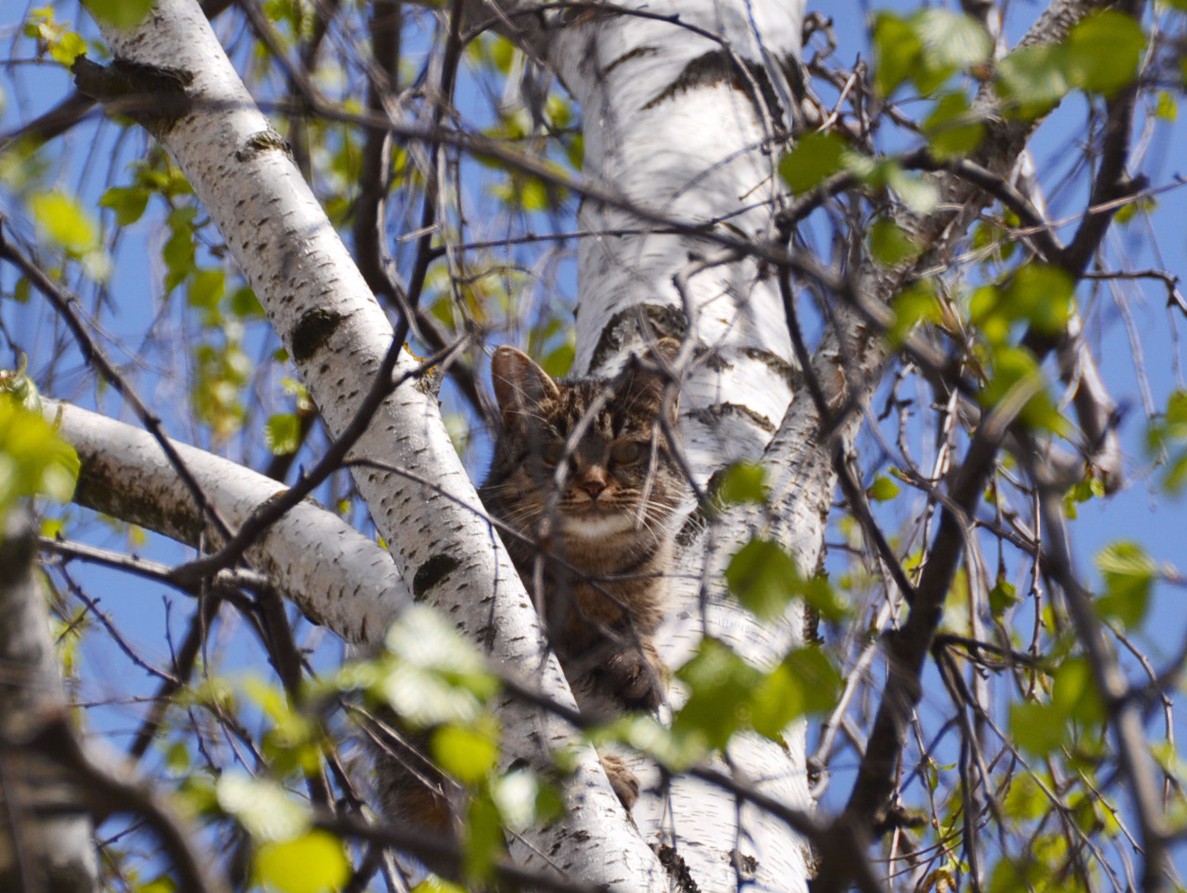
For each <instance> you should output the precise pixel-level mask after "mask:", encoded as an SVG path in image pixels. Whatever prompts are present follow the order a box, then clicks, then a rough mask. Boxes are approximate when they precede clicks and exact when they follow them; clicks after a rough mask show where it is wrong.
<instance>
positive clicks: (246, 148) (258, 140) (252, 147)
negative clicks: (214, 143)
mask: <svg viewBox="0 0 1187 893" xmlns="http://www.w3.org/2000/svg"><path fill="white" fill-rule="evenodd" d="M274 150H275V151H279V152H283V153H284V154H285V155H287V156H288V157H289V158H292V157H293V147H292V146H291V145H290V144H289V141H288V140H286V139H285V138H284V137H283V136H281V135H280V134H279V133H277V132H276V131H275V130H273V129H272V128H271V127H269V128H268V129H267V130H261V131H260V132H259V133H253V134H252V135H251V136H249V137H248V138H247V142H245V143H244V144H243V147H242V148H241V149H239V150H238V151H237V152H236V153H235V160H236V161H238V162H240V163H243V162H245V161H250V160H251V159H252V158H254V157H255V156H257V155H262V154H263V153H264V152H271V151H274Z"/></svg>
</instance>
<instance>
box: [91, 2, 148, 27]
mask: <svg viewBox="0 0 1187 893" xmlns="http://www.w3.org/2000/svg"><path fill="white" fill-rule="evenodd" d="M153 2H154V0H85V5H86V8H87V9H88V10H89V11H90V13H91V15H93V16H94V17H95V18H97V19H99V20H100V21H101V22H106V23H107V24H108V25H114V26H115V27H117V28H134V27H136V26H137V25H139V24H140V23H141V22H143V21H144V20H145V19H146V18H148V13H149V10H151V9H152V6H153Z"/></svg>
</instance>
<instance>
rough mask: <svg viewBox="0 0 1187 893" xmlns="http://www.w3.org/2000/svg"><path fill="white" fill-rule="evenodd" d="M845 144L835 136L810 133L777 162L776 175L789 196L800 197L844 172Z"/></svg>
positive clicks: (842, 139)
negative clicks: (791, 194)
mask: <svg viewBox="0 0 1187 893" xmlns="http://www.w3.org/2000/svg"><path fill="white" fill-rule="evenodd" d="M847 146H848V144H847V143H846V142H845V140H844V138H843V137H841V136H840V135H839V134H836V133H822V132H817V133H810V134H808V135H807V136H805V137H804V138H803V139H801V140H800V141H799V142H797V143H796V144H795V146H793V147H792V149H791V151H790V152H788V153H787V154H786V155H785V156H783V160H782V161H780V162H779V175H780V176H782V177H783V181H784V182H785V183H787V185H788V187H789V188H790V189H791V191H792V192H794V193H796V194H797V195H802V194H803V193H806V192H811V191H812V190H813V189H815V188H816V187H818V186H820V185H821V184H823V183H824V181H825V180H827V179H828V178H829V177H831V176H833V174H838V173H840V172H841V171H843V170H844V169H845V166H846V164H845V154H846V152H847V151H848V148H847Z"/></svg>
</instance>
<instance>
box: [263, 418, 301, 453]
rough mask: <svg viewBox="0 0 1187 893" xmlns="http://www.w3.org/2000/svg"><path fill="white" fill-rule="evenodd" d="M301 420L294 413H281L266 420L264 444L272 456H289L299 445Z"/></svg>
mask: <svg viewBox="0 0 1187 893" xmlns="http://www.w3.org/2000/svg"><path fill="white" fill-rule="evenodd" d="M300 435H301V420H300V419H299V418H298V417H297V414H296V413H295V412H283V413H277V414H276V415H273V416H270V417H269V418H268V424H267V425H266V426H265V428H264V442H265V443H267V444H268V449H269V450H271V451H272V455H274V456H291V455H292V454H293V453H295V452H296V451H297V448H298V447H299V446H300V445H301V443H300Z"/></svg>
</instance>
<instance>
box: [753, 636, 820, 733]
mask: <svg viewBox="0 0 1187 893" xmlns="http://www.w3.org/2000/svg"><path fill="white" fill-rule="evenodd" d="M841 685H842V681H841V674H840V673H838V672H837V669H836V667H834V666H833V665H832V662H831V661H829V659H828V657H827V656H826V655H825V653H824V652H823V651H822V650H821V649H819V648H814V647H808V648H799V649H796V650H795V651H792V652H791V653H790V654H788V655H787V657H785V658H784V659H783V661H782V662H781V663H780V664H779V666H777V667H776V668H775V669H774V670H773V671H772V672H770V673H768V674H767V675H766V676H765V677H764V678H763V679H762V681H761V682H760V683H759V684H758V685H757V686H755V689H754V694H753V696H752V701H753V705H754V706H753V710H752V711H751V712H752V716H753V724H754V729H755V731H757V732H758V733H759V734H761V735H765V736H766V737H768V738H771V739H772V740H778V739H779V737H780V736H781V735H782V734H783V732H784V731H786V729H787V725H788V723H790V722H791V721H792V720H793V719H797V718H799V717H800V716H803V715H804V714H806V713H824V712H826V711H828V710H831V709H832V708H833V707H835V706H836V703H837V698H838V697H840V693H841Z"/></svg>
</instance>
